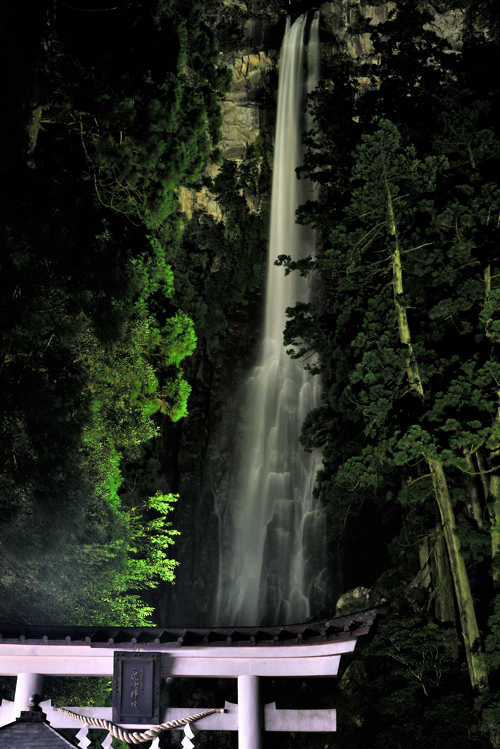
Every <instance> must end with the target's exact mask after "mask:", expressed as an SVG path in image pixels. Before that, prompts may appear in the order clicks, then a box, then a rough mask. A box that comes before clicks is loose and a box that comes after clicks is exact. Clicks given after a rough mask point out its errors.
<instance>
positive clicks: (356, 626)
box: [0, 606, 388, 650]
mask: <svg viewBox="0 0 500 749" xmlns="http://www.w3.org/2000/svg"><path fill="white" fill-rule="evenodd" d="M387 608H388V607H387V606H377V607H376V608H372V609H367V610H365V611H358V612H356V613H354V614H349V615H347V616H340V617H336V618H332V619H322V620H321V621H318V622H307V623H305V624H287V625H284V626H276V627H206V628H191V627H185V628H184V627H183V628H171V627H168V628H163V627H140V628H135V627H58V626H22V625H19V626H12V625H0V644H1V643H2V642H5V643H18V644H23V643H25V644H38V645H43V644H44V643H47V644H51V645H56V644H58V645H59V644H67V645H69V646H71V645H82V644H88V645H90V646H91V647H97V648H102V647H113V646H115V645H119V646H120V648H123V649H124V650H126V649H127V648H128V647H130V648H134V646H136V645H140V646H141V648H142V649H143V648H145V647H146V648H147V647H148V646H150V647H151V649H155V650H158V646H160V649H161V646H162V645H163V647H164V648H165V649H169V648H172V647H182V646H191V647H192V646H203V645H210V646H211V647H213V646H221V647H230V646H231V645H238V646H242V645H247V646H249V647H251V646H252V645H260V646H267V645H269V646H274V645H280V646H286V645H298V644H302V643H303V644H313V643H320V642H333V641H342V640H347V639H352V638H353V637H358V636H360V635H364V634H367V633H368V631H369V630H370V627H371V626H372V624H374V622H375V621H376V619H377V618H378V617H379V616H383V615H384V614H386V613H387Z"/></svg>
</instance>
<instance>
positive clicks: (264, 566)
mask: <svg viewBox="0 0 500 749" xmlns="http://www.w3.org/2000/svg"><path fill="white" fill-rule="evenodd" d="M307 31H309V40H308V43H307V44H306V43H305V37H306V34H307ZM318 32H319V13H316V15H315V18H314V20H313V21H312V24H311V26H310V28H309V29H308V28H307V14H304V15H302V16H300V17H299V18H298V19H297V20H296V21H295V22H294V23H293V25H292V24H290V20H289V19H288V22H287V29H286V32H285V37H284V40H283V44H282V49H281V57H280V76H279V90H278V112H277V126H276V139H275V154H274V167H273V186H272V199H271V229H270V239H269V259H268V269H267V287H266V302H265V316H264V326H263V334H262V340H261V343H260V350H259V355H258V360H257V365H256V366H255V367H254V368H253V370H252V371H251V372H250V374H249V377H248V379H247V381H246V383H245V386H244V393H243V395H242V402H243V403H244V406H243V412H242V415H241V419H242V429H241V432H242V438H241V444H240V445H239V451H240V457H239V469H238V472H237V478H236V480H235V481H234V484H233V486H232V491H231V493H230V494H231V496H230V497H229V498H228V499H227V500H226V501H225V502H221V501H220V500H219V501H217V502H216V509H217V512H218V515H219V524H220V560H219V580H218V590H217V599H216V604H215V607H216V609H215V616H214V620H215V622H216V623H217V624H219V625H229V626H237V625H239V626H243V625H247V626H254V625H265V624H288V623H293V622H303V621H305V620H306V619H307V618H308V617H309V616H310V615H311V613H313V612H315V611H318V610H320V609H321V608H322V607H323V606H324V602H325V595H326V589H327V585H328V581H327V577H328V576H327V571H326V528H325V525H326V523H325V513H324V510H323V509H322V508H321V506H320V503H319V501H318V500H317V499H315V498H314V497H313V489H314V482H315V476H316V473H317V471H318V469H319V468H320V467H321V463H322V458H321V453H320V452H319V451H313V452H312V453H306V452H305V451H304V450H303V449H302V447H301V445H300V443H299V434H300V430H301V426H302V423H303V421H304V419H305V417H306V415H307V413H308V412H309V411H310V410H311V409H313V408H315V407H317V406H318V405H319V402H320V387H321V383H320V379H319V378H318V377H312V376H311V375H310V374H309V372H308V371H307V370H306V369H305V368H304V365H303V364H302V363H301V362H300V361H297V360H294V359H292V358H291V357H289V356H288V355H287V354H286V350H285V347H284V345H283V331H284V328H285V322H286V316H285V310H286V308H287V307H291V306H294V305H295V303H296V302H299V301H300V302H307V301H309V300H310V299H311V294H312V286H311V281H310V280H309V279H305V278H302V277H301V276H300V275H299V274H298V273H292V274H290V275H288V276H285V274H284V271H283V268H281V267H277V266H275V265H274V261H275V259H276V257H277V256H278V255H280V254H286V255H291V256H292V258H294V259H299V258H301V257H306V256H308V255H311V254H314V251H315V246H314V236H313V233H312V231H311V230H310V229H309V228H308V227H304V226H299V225H298V224H296V223H295V211H296V209H297V207H298V206H299V205H300V204H302V203H304V202H305V201H306V200H308V199H309V200H310V199H312V198H313V197H314V191H313V187H312V185H311V184H310V183H308V182H306V181H305V180H298V179H297V177H296V173H295V169H296V167H297V166H298V165H300V164H301V162H302V143H301V133H302V132H303V130H304V129H305V128H306V127H307V122H306V116H305V115H304V113H303V109H304V99H305V95H306V94H307V93H309V92H310V91H311V90H312V89H313V88H314V87H315V86H316V84H317V82H318V79H319V36H318Z"/></svg>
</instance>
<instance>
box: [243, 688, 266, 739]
mask: <svg viewBox="0 0 500 749" xmlns="http://www.w3.org/2000/svg"><path fill="white" fill-rule="evenodd" d="M262 729H263V714H262V708H261V705H260V701H259V677H258V676H248V675H245V676H238V749H262Z"/></svg>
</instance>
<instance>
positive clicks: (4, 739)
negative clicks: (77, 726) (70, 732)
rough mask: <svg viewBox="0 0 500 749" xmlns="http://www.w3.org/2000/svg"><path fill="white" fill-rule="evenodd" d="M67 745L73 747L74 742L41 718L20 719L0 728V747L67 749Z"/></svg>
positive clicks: (10, 748)
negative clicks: (34, 719) (33, 719)
mask: <svg viewBox="0 0 500 749" xmlns="http://www.w3.org/2000/svg"><path fill="white" fill-rule="evenodd" d="M42 715H43V713H42ZM68 746H70V747H72V749H75V746H76V744H73V743H71V741H68V739H65V738H64V736H62V735H61V734H60V733H59V732H58V731H56V730H55V728H52V726H50V725H49V724H48V723H47V722H45V721H42V720H36V721H32V720H27V721H24V720H22V719H21V720H18V721H15V722H14V723H8V724H7V725H6V726H3V727H2V728H0V749H67V747H68Z"/></svg>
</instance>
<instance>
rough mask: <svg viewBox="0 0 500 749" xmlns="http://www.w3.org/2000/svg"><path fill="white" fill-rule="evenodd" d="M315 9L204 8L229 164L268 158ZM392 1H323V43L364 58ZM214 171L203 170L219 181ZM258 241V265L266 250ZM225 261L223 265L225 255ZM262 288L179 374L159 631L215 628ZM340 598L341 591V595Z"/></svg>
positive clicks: (259, 4) (255, 196)
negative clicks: (225, 80)
mask: <svg viewBox="0 0 500 749" xmlns="http://www.w3.org/2000/svg"><path fill="white" fill-rule="evenodd" d="M309 7H317V6H314V5H313V4H312V3H306V2H303V3H298V2H295V3H293V4H287V3H286V2H285V3H282V2H271V3H269V2H263V1H262V0H247V1H245V0H225V2H224V3H222V4H220V5H219V6H218V7H217V8H216V9H214V10H212V11H210V13H211V15H209V23H210V24H211V26H212V28H213V30H214V32H215V33H216V34H217V36H218V38H219V39H220V46H221V53H220V54H221V58H222V60H223V61H224V63H225V64H226V65H227V66H228V67H230V68H231V69H232V73H233V86H232V90H231V92H229V93H228V94H227V95H226V98H225V101H224V102H223V109H222V111H223V116H224V124H223V140H222V143H221V144H220V145H221V149H222V151H223V152H224V156H225V159H228V160H230V161H232V162H234V163H236V164H238V165H242V164H243V167H244V166H245V163H246V162H245V159H246V158H247V155H248V153H249V146H252V145H253V144H255V141H256V138H257V136H258V135H259V134H260V137H261V138H262V139H263V141H264V142H265V143H266V145H267V149H268V152H269V153H271V152H272V143H273V129H272V127H273V121H274V106H275V104H274V96H273V94H274V93H275V88H276V86H277V75H276V62H277V53H278V51H279V47H280V44H281V40H282V36H283V32H284V27H285V19H286V12H287V11H288V10H289V9H290V12H291V13H299V12H304V10H307V9H309ZM388 8H389V4H385V5H382V6H370V5H368V4H366V3H363V2H353V3H350V4H349V5H347V4H346V3H344V2H342V1H341V0H336V1H335V2H327V3H322V4H321V6H320V10H321V18H322V20H321V28H322V35H323V40H324V41H326V42H327V44H329V45H330V44H331V46H332V48H335V47H336V46H339V45H340V46H343V47H345V48H346V49H347V50H348V51H349V52H350V54H352V55H353V56H357V57H360V56H367V57H369V56H370V41H369V37H368V35H367V34H364V35H356V36H355V35H351V34H350V33H349V31H348V28H349V25H350V24H352V23H354V22H355V21H356V20H357V19H359V17H360V16H362V15H365V16H366V15H369V16H371V17H372V18H373V19H374V21H375V22H376V23H379V22H383V21H384V20H386V18H387V13H388ZM436 25H437V27H438V28H440V29H441V33H442V34H443V36H446V37H447V38H449V39H451V40H453V39H456V38H457V37H458V32H459V22H458V19H457V17H456V16H455V15H454V14H453V13H447V14H442V15H440V14H437V15H436ZM218 169H219V167H218V166H216V165H214V166H213V167H211V168H210V169H209V172H210V175H211V176H214V175H216V174H217V172H218ZM269 189H270V188H269V183H268V184H267V189H264V190H261V191H260V192H259V190H252V189H251V188H248V187H246V188H245V189H244V195H245V197H246V201H247V206H248V212H249V213H252V214H254V215H255V214H256V215H260V216H261V218H262V227H263V234H264V236H265V234H266V230H265V228H264V226H265V213H266V210H267V207H268V204H269ZM181 202H182V205H183V209H184V211H185V212H186V213H187V214H188V215H189V216H191V215H192V212H193V210H195V209H196V208H198V209H201V210H202V211H204V212H206V213H208V214H209V215H211V216H212V217H213V218H214V219H215V220H217V221H220V220H221V216H222V213H221V208H220V206H219V205H218V204H217V201H216V199H215V197H214V195H213V194H211V192H210V189H206V188H203V190H202V191H201V192H199V193H195V192H192V191H191V192H188V191H183V192H182V193H181ZM264 245H265V241H263V251H262V260H263V258H264V253H265V247H264ZM221 262H224V260H223V258H222V259H221ZM260 276H261V285H260V287H256V288H254V289H253V291H250V292H247V293H246V294H245V295H244V298H243V301H242V302H241V303H239V304H233V305H232V306H231V308H230V309H228V310H227V327H226V329H225V330H224V331H222V332H220V333H219V334H218V335H217V336H213V337H212V338H210V339H208V340H205V339H203V338H200V339H199V345H198V348H197V350H196V351H195V353H194V355H193V356H192V357H191V358H190V360H189V362H188V363H187V365H186V366H185V367H184V369H185V372H186V377H187V379H188V381H189V382H190V384H191V385H192V388H193V389H192V393H191V396H190V400H189V415H188V416H187V417H186V418H184V419H182V420H181V421H180V422H178V423H177V424H172V423H171V422H170V421H169V420H168V419H167V418H166V417H163V421H162V425H161V433H162V436H161V440H160V441H159V443H158V444H157V446H156V450H157V456H158V458H159V459H160V462H161V464H162V469H163V471H164V473H165V475H166V476H167V479H168V483H169V485H170V489H171V491H173V492H175V493H178V494H179V495H180V500H179V503H178V505H177V507H176V510H175V514H174V515H173V517H172V523H173V527H174V528H176V529H178V530H179V531H180V532H181V535H180V536H179V537H178V539H177V540H176V544H175V547H174V553H173V556H174V557H175V558H176V559H177V560H178V561H179V562H180V565H179V567H178V568H177V572H176V580H177V584H176V585H174V586H172V585H171V584H169V583H163V584H162V585H161V586H160V587H159V588H158V589H157V590H155V591H154V593H151V594H150V595H149V598H150V601H149V602H150V603H151V604H153V605H154V606H155V607H156V614H155V621H156V622H157V623H158V624H159V625H161V626H184V625H187V624H189V626H205V625H213V624H216V623H217V624H223V623H222V622H215V621H214V604H215V598H216V590H217V578H218V574H219V558H220V545H221V543H223V540H221V539H220V537H219V516H218V513H223V512H224V502H225V497H226V495H227V487H228V485H229V484H230V482H231V476H232V472H233V471H234V470H235V458H234V456H235V447H237V445H238V442H239V434H240V425H239V418H240V416H239V403H240V396H239V394H240V388H241V386H242V384H243V382H244V379H245V375H246V373H247V371H248V369H249V368H250V367H251V366H252V364H253V363H254V359H255V356H256V350H257V344H258V339H259V335H260V329H261V317H262V293H263V283H264V263H262V266H261V272H260ZM339 592H340V591H339Z"/></svg>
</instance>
